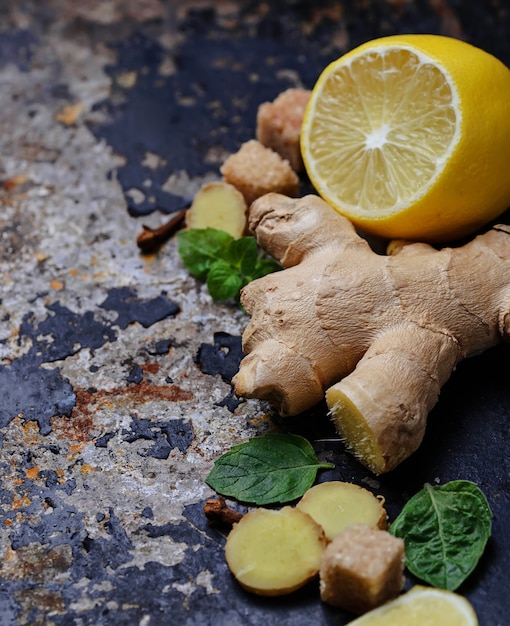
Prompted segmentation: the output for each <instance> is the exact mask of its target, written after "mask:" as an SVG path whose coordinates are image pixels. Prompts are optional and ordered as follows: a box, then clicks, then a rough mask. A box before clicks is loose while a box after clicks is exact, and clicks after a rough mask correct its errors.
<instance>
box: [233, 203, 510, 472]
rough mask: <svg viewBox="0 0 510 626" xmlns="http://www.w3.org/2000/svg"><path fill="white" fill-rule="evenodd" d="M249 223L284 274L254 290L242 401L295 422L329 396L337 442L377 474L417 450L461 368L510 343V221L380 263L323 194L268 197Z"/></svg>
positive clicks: (247, 291) (400, 249) (393, 249)
mask: <svg viewBox="0 0 510 626" xmlns="http://www.w3.org/2000/svg"><path fill="white" fill-rule="evenodd" d="M249 227H250V230H251V231H252V232H253V233H254V234H255V236H256V238H257V240H258V242H259V244H260V245H261V247H262V248H264V249H265V250H266V251H267V252H268V253H269V254H271V255H272V256H273V257H274V258H275V259H276V260H277V261H279V262H280V263H281V264H282V265H283V267H284V268H285V269H284V271H282V272H277V273H275V274H269V275H268V276H265V277H264V278H261V279H258V280H256V281H254V282H252V283H250V284H249V285H247V286H246V287H245V288H244V290H243V293H242V297H241V302H242V304H243V306H244V308H245V309H246V311H247V312H248V313H249V314H250V315H251V320H250V322H249V324H248V326H247V328H246V330H245V332H244V334H243V349H244V352H245V354H246V355H247V356H246V357H245V358H244V359H243V361H242V363H241V366H240V370H239V372H238V374H237V375H236V376H235V377H234V379H233V381H232V382H233V384H234V387H235V390H236V393H237V394H238V395H241V396H245V397H249V398H253V397H255V398H261V399H265V400H268V401H269V402H270V403H271V404H273V405H274V407H275V408H276V409H277V410H278V411H279V412H280V413H281V414H282V415H295V414H297V413H300V412H302V411H304V410H306V409H308V408H310V407H311V406H313V405H314V404H316V403H317V402H319V401H320V400H321V399H322V398H323V397H324V393H325V394H326V401H327V404H328V407H329V409H330V412H331V415H332V419H333V421H334V423H335V426H336V428H337V430H338V432H339V434H340V435H341V436H342V437H343V438H344V439H345V441H346V443H347V445H348V447H349V448H350V449H351V450H352V452H353V453H354V455H355V456H356V457H357V458H358V459H359V460H360V461H361V462H362V463H364V464H365V465H366V466H367V467H368V468H370V469H371V470H372V471H373V472H374V473H376V474H381V473H383V472H387V471H389V470H391V469H393V468H394V467H396V466H397V465H398V464H399V463H400V462H401V461H403V460H404V459H405V458H407V457H408V456H409V455H410V454H412V453H413V452H414V451H415V450H416V449H417V448H418V446H419V445H420V443H421V441H422V438H423V435H424V431H425V427H426V420H427V415H428V413H429V411H430V410H431V409H432V407H433V406H434V405H435V404H436V402H437V399H438V396H439V392H440V389H441V387H442V385H443V384H444V383H445V382H446V381H447V380H448V378H449V377H450V375H451V373H452V371H453V370H454V369H455V366H456V365H457V363H459V361H461V360H462V359H464V358H466V357H468V356H470V355H474V354H476V353H479V352H481V351H483V350H486V349H488V348H490V347H491V346H494V345H496V344H497V343H499V342H500V341H502V340H503V339H508V335H509V331H510V236H509V234H510V226H504V225H499V226H496V227H494V228H493V229H492V230H490V231H489V232H487V233H485V234H483V235H480V236H478V237H476V238H475V239H474V240H473V241H471V242H470V243H467V244H466V245H464V246H462V247H458V248H444V249H442V250H436V249H434V248H433V247H432V246H429V245H427V244H423V243H407V242H398V243H393V244H392V245H391V246H390V249H389V252H390V254H389V255H387V256H383V255H378V254H376V253H375V252H373V251H372V250H371V248H370V247H369V245H368V243H367V242H366V241H365V240H364V239H362V238H361V237H360V236H359V235H358V234H357V233H356V231H355V229H354V227H353V226H352V224H351V223H350V222H349V221H348V220H347V219H346V218H344V217H342V216H341V215H339V214H337V213H336V212H335V211H334V210H333V209H332V208H331V207H329V205H328V204H326V203H325V202H324V201H323V200H321V199H320V198H318V197H317V196H306V197H304V198H301V199H298V200H296V199H291V198H287V197H285V196H282V195H280V194H275V193H270V194H267V195H266V196H263V197H261V198H259V199H258V200H257V201H256V202H254V203H253V204H252V206H251V208H250V211H249Z"/></svg>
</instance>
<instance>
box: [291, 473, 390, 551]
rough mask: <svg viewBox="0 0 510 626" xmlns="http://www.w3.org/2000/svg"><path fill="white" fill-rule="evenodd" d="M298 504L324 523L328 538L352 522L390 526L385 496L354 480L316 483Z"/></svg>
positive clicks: (371, 526) (376, 526) (372, 526)
mask: <svg viewBox="0 0 510 626" xmlns="http://www.w3.org/2000/svg"><path fill="white" fill-rule="evenodd" d="M296 506H297V508H298V509H300V510H301V511H304V512H305V513H308V515H310V517H312V518H313V519H314V520H315V521H316V522H317V523H318V524H320V525H321V526H322V528H323V529H324V534H325V535H326V539H327V540H328V541H332V540H333V539H334V537H336V535H338V533H340V532H342V531H343V530H345V529H346V528H347V527H348V526H350V525H352V524H365V525H366V526H368V527H370V528H380V529H386V528H387V527H388V521H387V520H388V516H387V514H386V509H385V508H384V499H383V498H378V497H377V496H374V494H373V493H371V492H370V491H368V490H367V489H364V488H363V487H360V486H359V485H354V484H353V483H345V482H342V481H339V480H336V481H330V482H325V483H319V484H318V485H314V486H313V487H311V488H310V489H308V491H307V492H306V493H305V494H304V495H303V497H302V498H301V500H300V501H299V502H298V503H297V505H296Z"/></svg>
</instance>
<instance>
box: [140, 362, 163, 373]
mask: <svg viewBox="0 0 510 626" xmlns="http://www.w3.org/2000/svg"><path fill="white" fill-rule="evenodd" d="M141 368H142V370H143V371H144V372H147V373H149V374H157V373H158V372H159V363H144V364H143V365H142V366H141Z"/></svg>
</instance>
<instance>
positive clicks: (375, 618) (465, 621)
mask: <svg viewBox="0 0 510 626" xmlns="http://www.w3.org/2000/svg"><path fill="white" fill-rule="evenodd" d="M411 625H412V626H478V619H477V617H476V613H475V611H474V610H473V607H472V606H471V604H470V603H469V602H468V601H467V600H466V599H465V598H463V597H462V596H460V595H458V594H456V593H453V592H451V591H445V590H443V589H434V588H432V587H422V586H419V585H417V586H416V587H413V588H412V589H411V590H410V591H408V592H407V593H405V594H403V595H401V596H399V597H398V598H396V599H395V600H391V601H390V602H388V603H386V604H383V605H382V606H380V607H378V608H377V609H374V610H372V611H370V612H368V613H365V614H364V615H362V616H361V617H359V618H358V619H355V620H354V621H353V622H349V626H411Z"/></svg>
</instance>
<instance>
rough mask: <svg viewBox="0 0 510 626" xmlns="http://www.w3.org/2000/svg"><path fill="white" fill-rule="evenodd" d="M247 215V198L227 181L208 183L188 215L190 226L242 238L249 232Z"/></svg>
mask: <svg viewBox="0 0 510 626" xmlns="http://www.w3.org/2000/svg"><path fill="white" fill-rule="evenodd" d="M246 212H247V206H246V202H245V200H244V197H243V195H242V193H241V192H240V191H238V190H237V189H236V188H235V187H234V186H233V185H230V184H229V183H226V182H223V181H221V182H213V183H207V184H206V185H204V186H203V187H202V188H201V189H200V190H199V191H198V193H197V194H196V196H195V198H194V199H193V202H192V204H191V206H190V208H189V209H188V210H187V212H186V227H187V228H216V229H218V230H224V231H225V232H227V233H229V234H230V235H232V237H234V238H235V239H239V237H242V236H243V235H244V232H245V230H246V225H247V218H246Z"/></svg>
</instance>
